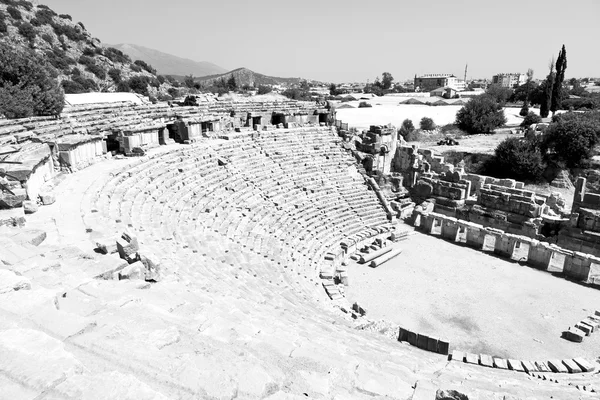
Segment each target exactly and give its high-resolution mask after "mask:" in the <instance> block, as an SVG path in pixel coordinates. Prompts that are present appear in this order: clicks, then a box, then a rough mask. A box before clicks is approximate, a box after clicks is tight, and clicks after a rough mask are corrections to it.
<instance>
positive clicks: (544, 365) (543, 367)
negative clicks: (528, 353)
mask: <svg viewBox="0 0 600 400" xmlns="http://www.w3.org/2000/svg"><path fill="white" fill-rule="evenodd" d="M534 364H535V366H536V367H537V369H538V371H540V372H550V367H548V364H547V363H545V362H544V361H536V362H535V363H534Z"/></svg>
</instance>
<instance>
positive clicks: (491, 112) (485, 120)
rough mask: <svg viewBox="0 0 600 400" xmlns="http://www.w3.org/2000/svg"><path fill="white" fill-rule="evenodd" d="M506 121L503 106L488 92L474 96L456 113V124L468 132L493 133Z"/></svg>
mask: <svg viewBox="0 0 600 400" xmlns="http://www.w3.org/2000/svg"><path fill="white" fill-rule="evenodd" d="M505 123H506V117H505V116H504V110H503V109H502V106H501V105H500V104H498V103H497V102H496V100H495V99H494V98H493V97H491V96H489V95H487V94H482V95H479V96H476V97H473V98H472V99H471V100H470V101H469V102H468V103H467V104H465V105H464V106H463V108H461V109H460V110H458V112H457V113H456V125H458V127H459V128H460V129H462V130H464V131H466V132H468V133H492V132H493V131H494V130H495V129H496V128H499V127H501V126H503V125H504V124H505Z"/></svg>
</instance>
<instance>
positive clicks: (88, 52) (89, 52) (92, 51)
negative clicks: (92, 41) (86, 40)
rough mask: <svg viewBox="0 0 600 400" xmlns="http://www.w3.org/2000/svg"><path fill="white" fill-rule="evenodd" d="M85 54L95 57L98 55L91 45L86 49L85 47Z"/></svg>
mask: <svg viewBox="0 0 600 400" xmlns="http://www.w3.org/2000/svg"><path fill="white" fill-rule="evenodd" d="M83 55H84V56H87V57H94V56H95V55H96V52H95V51H94V49H92V48H91V47H86V48H85V49H83Z"/></svg>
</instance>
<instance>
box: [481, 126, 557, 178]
mask: <svg viewBox="0 0 600 400" xmlns="http://www.w3.org/2000/svg"><path fill="white" fill-rule="evenodd" d="M544 170H545V167H544V160H543V157H542V152H541V150H540V146H539V142H538V141H537V140H526V139H523V138H518V137H509V138H506V139H504V140H503V141H502V142H501V143H500V144H499V145H498V146H497V147H496V149H495V150H494V156H493V157H492V158H491V159H490V160H489V161H488V162H487V163H486V165H485V173H487V174H489V175H492V176H495V177H497V178H511V179H518V180H524V181H533V182H539V181H541V180H542V174H543V173H544Z"/></svg>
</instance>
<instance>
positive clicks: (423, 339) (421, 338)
mask: <svg viewBox="0 0 600 400" xmlns="http://www.w3.org/2000/svg"><path fill="white" fill-rule="evenodd" d="M398 341H399V342H408V343H409V344H411V345H412V346H415V347H418V348H420V349H422V350H427V351H431V352H433V353H438V354H443V355H448V352H449V351H450V342H448V341H447V340H444V339H438V338H435V337H430V336H427V335H423V334H422V333H416V332H413V331H411V330H408V329H404V328H402V327H400V328H399V330H398Z"/></svg>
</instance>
